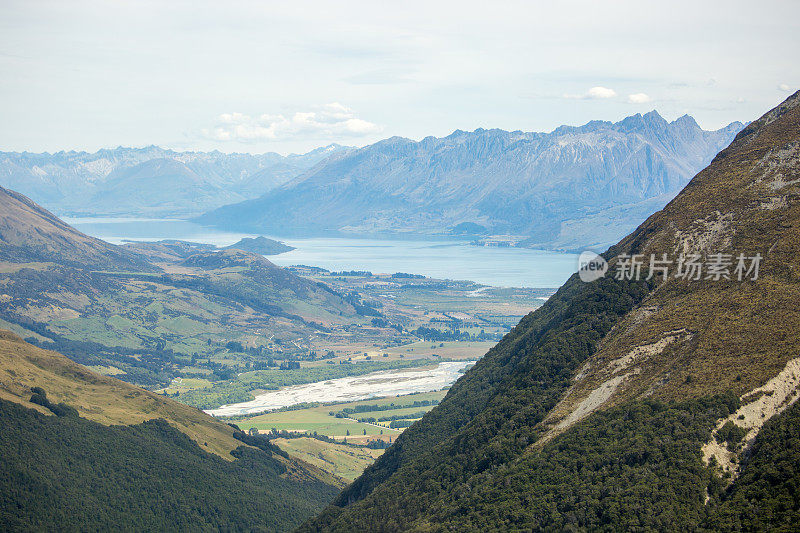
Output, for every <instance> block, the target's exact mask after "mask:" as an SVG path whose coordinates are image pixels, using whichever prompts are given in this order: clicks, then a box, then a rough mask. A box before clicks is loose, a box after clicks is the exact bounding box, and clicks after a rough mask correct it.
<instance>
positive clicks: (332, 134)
mask: <svg viewBox="0 0 800 533" xmlns="http://www.w3.org/2000/svg"><path fill="white" fill-rule="evenodd" d="M382 129H383V128H381V127H380V126H378V125H377V124H374V123H372V122H368V121H366V120H363V119H360V118H357V117H356V116H355V114H354V113H353V110H352V109H349V108H348V107H345V106H343V105H342V104H340V103H337V102H334V103H331V104H326V105H324V106H319V107H317V108H316V109H314V110H313V111H297V112H295V113H294V114H292V115H289V116H287V115H282V114H279V115H269V114H263V115H260V116H258V117H252V116H250V115H245V114H243V113H223V114H221V115H219V116H218V117H217V123H216V125H215V126H214V127H213V128H206V129H203V130H201V132H202V134H203V136H204V137H206V138H208V139H212V140H215V141H238V142H258V141H278V140H286V139H296V138H301V137H305V138H313V139H319V138H341V137H362V136H365V135H369V134H372V133H378V132H380V131H381V130H382Z"/></svg>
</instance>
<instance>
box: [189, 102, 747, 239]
mask: <svg viewBox="0 0 800 533" xmlns="http://www.w3.org/2000/svg"><path fill="white" fill-rule="evenodd" d="M742 127H743V125H742V124H741V123H739V122H734V123H732V124H730V125H728V126H726V127H724V128H722V129H720V130H716V131H705V130H703V129H702V128H700V126H699V125H698V124H697V122H695V120H694V119H693V118H691V117H690V116H688V115H686V116H683V117H680V118H679V119H677V120H675V121H672V122H668V121H666V120H665V119H664V118H663V117H661V116H660V115H659V114H658V113H657V112H655V111H651V112H649V113H647V114H645V115H640V114H636V115H633V116H630V117H628V118H625V119H624V120H621V121H619V122H616V123H611V122H603V121H593V122H589V123H588V124H586V125H584V126H580V127H570V126H562V127H559V128H557V129H556V130H554V131H553V132H551V133H527V132H521V131H514V132H508V131H503V130H497V129H492V130H485V129H478V130H475V131H473V132H465V131H455V132H453V133H452V134H451V135H449V136H447V137H443V138H436V137H427V138H425V139H423V140H421V141H419V142H416V141H413V140H410V139H406V138H401V137H392V138H390V139H386V140H384V141H380V142H378V143H375V144H372V145H369V146H366V147H363V148H360V149H355V150H349V151H341V152H338V153H336V154H334V155H332V156H331V157H329V158H327V159H325V160H324V161H322V162H320V163H319V164H318V165H317V166H315V167H313V168H312V169H310V170H308V171H306V172H305V173H303V174H302V175H300V176H297V177H295V178H294V179H292V180H291V181H289V182H287V183H285V184H283V185H281V186H279V187H277V188H275V189H273V190H271V191H269V192H267V193H266V194H265V195H263V196H262V197H260V198H258V199H255V200H247V201H244V202H242V203H238V204H234V205H231V206H225V207H221V208H219V209H216V210H214V211H212V212H210V213H207V214H205V215H203V216H201V217H199V218H198V221H200V222H201V223H203V224H209V225H215V226H219V227H222V228H226V229H236V230H242V231H257V232H265V233H272V234H277V235H325V234H327V235H365V234H369V235H403V234H405V235H408V234H416V235H438V236H442V235H452V234H462V235H473V236H476V237H491V236H497V235H510V236H513V237H515V240H514V241H513V242H515V243H518V244H522V245H525V246H530V247H539V248H554V249H576V248H582V247H589V246H591V247H595V248H597V247H602V246H603V245H606V246H607V245H608V244H610V243H611V242H614V241H616V240H618V239H619V238H621V237H622V236H624V235H625V234H627V233H628V232H630V231H631V230H632V229H634V228H635V227H636V226H637V225H638V224H639V223H641V222H642V221H643V220H644V219H645V218H646V217H647V216H648V215H650V214H651V213H653V212H654V211H656V210H658V209H660V208H661V207H663V206H664V205H665V204H666V203H667V202H668V201H669V200H670V199H671V198H672V197H673V196H674V195H675V194H677V192H678V191H679V190H680V189H682V188H683V187H684V186H685V185H686V183H688V181H689V179H690V178H691V177H692V176H693V175H694V174H695V173H696V172H697V171H699V170H700V169H702V168H703V167H704V166H706V165H707V164H708V163H709V162H710V161H711V159H712V158H713V157H714V155H716V154H717V152H718V151H719V150H720V149H722V148H723V147H725V146H727V145H728V144H729V143H730V142H731V140H732V139H733V137H734V136H735V135H736V134H737V133H738V132H739V130H741V129H742Z"/></svg>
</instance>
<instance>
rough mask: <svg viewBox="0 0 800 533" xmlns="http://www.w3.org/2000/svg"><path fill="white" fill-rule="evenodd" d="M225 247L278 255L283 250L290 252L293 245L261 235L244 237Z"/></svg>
mask: <svg viewBox="0 0 800 533" xmlns="http://www.w3.org/2000/svg"><path fill="white" fill-rule="evenodd" d="M226 249H228V250H230V249H236V250H244V251H245V252H252V253H254V254H259V255H278V254H282V253H284V252H290V251H292V250H294V247H292V246H289V245H287V244H284V243H282V242H279V241H276V240H273V239H268V238H267V237H264V236H263V235H262V236H260V237H254V238H249V237H245V238H244V239H242V240H240V241H239V242H237V243H236V244H233V245H231V246H228V247H227V248H226Z"/></svg>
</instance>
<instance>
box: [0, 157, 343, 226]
mask: <svg viewBox="0 0 800 533" xmlns="http://www.w3.org/2000/svg"><path fill="white" fill-rule="evenodd" d="M341 150H345V148H343V147H341V146H338V145H330V146H327V147H324V148H318V149H316V150H313V151H311V152H309V153H307V154H302V155H290V156H282V155H280V154H276V153H267V154H259V155H252V154H224V153H222V152H217V151H214V152H174V151H172V150H164V149H163V148H158V147H156V146H149V147H147V148H122V147H120V148H114V149H106V150H99V151H97V152H94V153H87V152H74V151H70V152H57V153H54V154H49V153H41V154H33V153H28V152H22V153H20V152H0V185H2V186H3V187H7V188H9V189H14V190H16V191H19V192H21V193H22V194H25V195H27V196H30V197H31V198H33V199H34V200H35V201H36V202H37V203H39V204H42V205H44V206H45V207H46V208H47V209H49V210H51V211H54V212H57V213H59V214H61V215H64V214H69V215H114V216H131V217H143V216H144V217H160V216H169V217H178V216H192V215H196V214H199V213H202V212H204V211H207V210H209V209H213V208H215V207H218V206H221V205H224V204H226V203H231V202H237V201H241V200H245V199H249V198H257V197H258V196H260V195H261V194H264V193H265V192H267V191H269V190H270V189H272V188H274V187H276V186H278V185H281V184H283V183H285V182H287V181H289V180H290V179H292V178H294V177H295V176H297V175H298V174H300V173H302V172H304V171H306V170H307V169H309V168H311V167H312V166H314V165H315V164H317V163H318V162H319V161H321V160H322V159H324V158H326V157H328V156H329V155H331V154H333V153H337V152H339V151H341Z"/></svg>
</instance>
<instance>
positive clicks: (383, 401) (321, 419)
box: [228, 391, 446, 481]
mask: <svg viewBox="0 0 800 533" xmlns="http://www.w3.org/2000/svg"><path fill="white" fill-rule="evenodd" d="M445 394H446V392H445V391H436V392H424V393H417V394H407V395H403V396H392V397H386V398H378V399H370V400H362V401H357V402H346V403H336V404H326V405H315V406H312V407H307V408H304V409H293V410H279V411H273V412H271V413H264V414H260V415H255V416H251V417H232V418H230V419H228V420H229V421H230V422H233V423H235V424H236V425H237V426H239V428H241V429H243V430H244V431H249V430H251V429H253V428H254V429H257V430H258V432H259V433H270V432H271V431H272V430H276V431H278V432H282V431H286V432H289V433H295V434H297V433H305V434H308V435H313V434H314V433H316V434H317V435H324V436H325V437H331V438H333V439H335V440H337V441H340V442H338V443H337V442H324V441H321V440H317V439H314V438H311V437H299V438H297V437H293V438H277V439H273V442H275V443H276V444H278V446H280V447H281V448H282V449H283V450H285V451H286V452H287V453H289V454H290V455H292V456H294V457H297V458H299V459H302V460H304V461H306V462H308V463H311V464H313V465H314V466H317V467H319V468H320V469H322V470H324V471H326V472H328V473H331V474H334V475H337V476H339V477H342V478H343V479H346V480H348V481H352V480H353V479H355V478H356V477H357V476H358V475H359V474H361V472H362V471H363V470H364V469H365V468H366V467H367V466H369V465H370V464H372V462H373V461H374V460H375V459H376V458H377V457H379V456H380V455H381V453H383V450H382V449H371V448H368V447H367V446H366V444H367V443H368V442H369V441H374V440H383V441H385V442H386V443H387V444H388V443H391V442H394V439H395V438H396V437H397V436H398V435H399V434H400V433H402V431H403V430H402V429H390V428H389V427H388V425H389V422H388V421H387V422H380V423H379V424H369V423H362V422H358V421H357V420H356V419H359V418H370V417H371V418H376V419H377V418H379V417H392V416H401V417H402V416H405V415H412V414H418V413H421V412H427V411H430V410H431V409H433V407H434V406H433V405H427V406H422V405H417V406H413V405H412V404H414V402H419V403H421V402H434V403H438V402H439V401H441V399H442V398H444V396H445ZM369 408H374V409H375V410H370V411H360V409H369ZM345 409H353V410H356V409H358V410H359V412H357V413H352V414H349V418H337V417H336V416H335V414H336V413H341V412H342V411H344V410H345ZM358 445H362V446H358Z"/></svg>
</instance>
